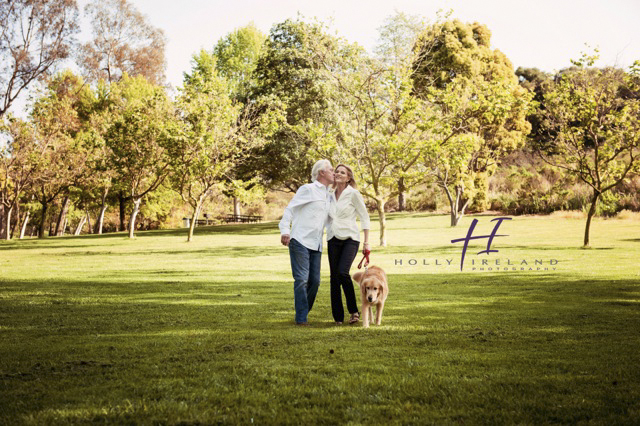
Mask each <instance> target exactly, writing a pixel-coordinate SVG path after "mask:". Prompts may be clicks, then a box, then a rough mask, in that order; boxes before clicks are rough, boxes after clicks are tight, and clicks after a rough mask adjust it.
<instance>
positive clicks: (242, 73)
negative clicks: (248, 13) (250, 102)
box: [213, 23, 266, 103]
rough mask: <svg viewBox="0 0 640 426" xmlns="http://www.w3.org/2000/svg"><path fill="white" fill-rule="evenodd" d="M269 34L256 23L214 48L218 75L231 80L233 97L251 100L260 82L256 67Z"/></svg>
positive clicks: (235, 33) (229, 82)
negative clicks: (249, 97)
mask: <svg viewBox="0 0 640 426" xmlns="http://www.w3.org/2000/svg"><path fill="white" fill-rule="evenodd" d="M265 39H266V36H265V35H264V34H263V33H262V32H261V31H260V30H259V29H258V28H256V26H255V25H254V24H253V23H250V24H249V25H247V26H245V27H242V28H238V29H237V30H235V31H233V32H231V33H229V34H228V35H227V36H226V37H223V38H221V39H220V40H219V41H218V42H217V43H216V45H215V46H214V48H213V57H214V58H215V59H216V70H217V72H218V74H219V75H220V76H221V77H223V78H225V79H226V80H227V82H228V88H229V91H230V94H231V97H232V98H233V99H235V100H237V101H240V102H242V103H247V98H248V96H249V93H250V92H251V91H252V90H253V89H254V87H255V85H256V80H255V75H254V72H255V69H256V66H257V63H258V59H259V58H260V53H261V52H262V48H263V45H264V41H265Z"/></svg>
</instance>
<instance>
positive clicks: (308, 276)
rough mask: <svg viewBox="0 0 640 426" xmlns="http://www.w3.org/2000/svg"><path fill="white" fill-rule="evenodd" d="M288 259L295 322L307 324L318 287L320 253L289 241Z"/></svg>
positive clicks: (294, 241) (292, 240)
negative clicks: (291, 275) (291, 280)
mask: <svg viewBox="0 0 640 426" xmlns="http://www.w3.org/2000/svg"><path fill="white" fill-rule="evenodd" d="M289 257H290V258H291V272H292V273H293V298H294V301H295V305H296V322H297V323H300V322H307V315H309V312H310V311H311V308H313V302H314V301H315V300H316V294H318V287H320V261H321V260H322V253H321V252H319V251H317V250H310V249H308V248H306V247H305V246H303V245H302V244H300V243H299V242H297V241H296V240H294V239H291V240H290V241H289Z"/></svg>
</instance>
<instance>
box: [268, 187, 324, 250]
mask: <svg viewBox="0 0 640 426" xmlns="http://www.w3.org/2000/svg"><path fill="white" fill-rule="evenodd" d="M330 204H331V197H330V196H329V191H328V190H327V187H326V186H324V185H323V184H321V183H320V182H318V181H314V182H313V183H308V184H306V185H302V186H301V187H300V188H299V189H298V191H297V192H296V195H294V196H293V198H292V199H291V201H290V202H289V205H288V206H287V208H286V209H284V214H283V215H282V219H281V220H280V224H279V225H278V227H279V228H280V235H289V236H290V237H291V238H292V239H295V240H296V241H297V242H299V243H300V244H302V245H303V246H305V247H306V248H308V249H310V250H317V251H322V235H323V234H324V228H325V226H328V225H329V221H330V218H329V209H330ZM292 221H293V226H292V227H291V228H289V226H290V224H291V222H292Z"/></svg>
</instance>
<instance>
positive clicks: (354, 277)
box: [353, 272, 362, 284]
mask: <svg viewBox="0 0 640 426" xmlns="http://www.w3.org/2000/svg"><path fill="white" fill-rule="evenodd" d="M361 278H362V272H356V273H355V274H353V280H354V281H355V282H357V283H358V284H360V279H361Z"/></svg>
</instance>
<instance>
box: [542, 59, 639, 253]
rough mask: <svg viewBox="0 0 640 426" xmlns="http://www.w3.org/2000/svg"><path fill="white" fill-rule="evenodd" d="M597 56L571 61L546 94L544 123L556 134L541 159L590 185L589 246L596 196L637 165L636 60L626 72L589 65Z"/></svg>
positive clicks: (628, 174)
mask: <svg viewBox="0 0 640 426" xmlns="http://www.w3.org/2000/svg"><path fill="white" fill-rule="evenodd" d="M597 58H598V57H597V55H593V56H588V55H584V56H583V57H582V58H581V59H580V60H578V61H574V65H576V67H577V68H576V69H575V70H573V71H572V72H566V73H564V74H562V75H561V76H560V77H559V79H558V81H557V82H556V84H555V87H554V89H553V90H552V91H551V92H550V93H548V94H547V95H546V96H545V99H544V102H545V107H546V108H545V110H544V117H545V121H544V125H545V128H546V129H548V131H549V132H552V133H553V134H554V135H555V142H554V145H555V153H556V155H554V156H550V155H549V154H548V153H547V152H546V151H544V150H539V153H540V155H541V156H542V158H543V159H545V160H546V161H548V162H550V163H551V164H553V165H555V166H557V167H560V168H562V169H564V170H566V171H567V172H568V173H570V174H571V175H573V176H575V177H577V178H578V179H580V180H581V181H582V182H584V183H586V184H587V185H588V186H589V187H590V188H591V190H592V195H591V200H590V207H589V212H588V214H587V222H586V225H585V231H584V247H589V231H590V228H591V220H592V218H593V216H594V214H595V212H596V207H597V204H598V200H599V199H600V198H601V197H602V195H603V194H604V193H606V192H607V191H610V190H611V189H612V188H614V187H615V186H616V185H618V184H620V183H622V182H623V181H624V180H625V179H626V178H627V177H628V176H630V175H631V174H632V173H637V172H638V170H639V169H640V61H636V63H635V64H634V66H633V67H632V68H631V69H630V72H629V73H626V72H624V71H623V70H620V69H616V68H603V69H598V68H593V65H594V63H595V61H596V60H597Z"/></svg>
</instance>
